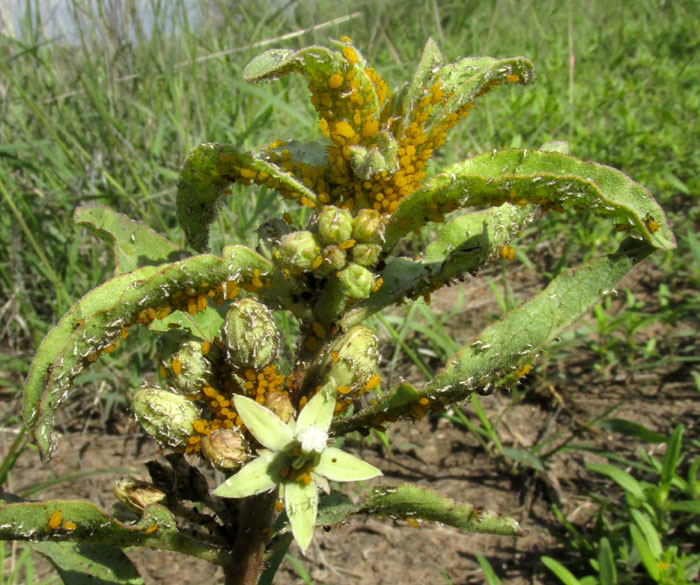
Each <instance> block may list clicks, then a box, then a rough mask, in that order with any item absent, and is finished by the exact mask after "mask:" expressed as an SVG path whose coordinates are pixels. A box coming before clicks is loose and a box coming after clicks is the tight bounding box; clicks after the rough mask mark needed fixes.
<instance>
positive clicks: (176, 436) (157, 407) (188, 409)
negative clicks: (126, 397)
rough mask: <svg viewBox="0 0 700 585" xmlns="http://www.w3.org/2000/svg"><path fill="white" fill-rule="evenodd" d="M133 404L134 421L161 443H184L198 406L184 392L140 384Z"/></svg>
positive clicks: (197, 414) (170, 445)
mask: <svg viewBox="0 0 700 585" xmlns="http://www.w3.org/2000/svg"><path fill="white" fill-rule="evenodd" d="M132 408H133V410H134V415H135V416H136V420H137V422H138V423H139V424H140V425H141V428H143V430H144V431H146V432H147V433H148V434H149V435H151V437H153V438H154V439H155V440H156V441H158V442H159V443H160V444H161V445H166V446H168V447H173V448H176V447H184V446H185V444H186V443H187V439H188V438H189V437H190V436H191V435H192V433H193V425H194V422H195V421H196V420H197V419H198V418H199V412H198V410H197V407H196V406H195V405H194V404H193V403H192V402H191V401H189V400H188V399H187V398H185V397H184V396H181V395H180V394H175V393H174V392H168V391H167V390H161V389H160V388H141V389H140V390H138V391H137V392H136V394H134V397H133V399H132Z"/></svg>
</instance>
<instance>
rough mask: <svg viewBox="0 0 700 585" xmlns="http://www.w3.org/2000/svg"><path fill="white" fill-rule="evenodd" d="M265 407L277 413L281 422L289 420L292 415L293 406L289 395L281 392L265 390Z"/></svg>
mask: <svg viewBox="0 0 700 585" xmlns="http://www.w3.org/2000/svg"><path fill="white" fill-rule="evenodd" d="M264 406H265V408H267V409H268V410H271V411H272V412H274V413H275V414H276V415H277V418H279V419H281V420H282V421H283V422H287V421H289V419H290V418H291V417H292V416H294V406H292V401H291V400H290V399H289V396H287V395H286V394H282V393H281V392H267V393H266V394H265V405H264Z"/></svg>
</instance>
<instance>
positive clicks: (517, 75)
mask: <svg viewBox="0 0 700 585" xmlns="http://www.w3.org/2000/svg"><path fill="white" fill-rule="evenodd" d="M438 75H439V79H440V82H441V84H442V89H443V91H444V93H445V94H446V95H447V96H451V97H449V98H447V99H445V100H443V101H441V102H439V103H438V105H437V107H436V110H434V116H433V119H432V122H431V123H430V126H429V127H428V131H430V129H432V128H436V127H438V126H440V125H443V124H445V123H446V120H447V118H448V116H451V115H454V114H456V113H458V112H460V111H464V109H465V106H467V107H468V106H469V105H470V104H473V103H474V101H475V100H476V99H477V98H478V97H481V96H482V95H485V94H487V93H489V92H490V91H491V90H492V89H494V88H496V87H498V86H500V85H503V84H504V83H505V84H509V83H519V84H521V85H527V84H529V83H531V82H532V81H534V79H535V67H534V65H533V64H532V62H531V61H530V60H528V59H526V58H525V57H513V58H509V59H494V58H493V57H466V58H464V59H460V60H459V61H457V62H456V63H449V64H448V65H445V66H444V67H442V68H441V69H440V70H439V73H438ZM467 111H468V110H467Z"/></svg>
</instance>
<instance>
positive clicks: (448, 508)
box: [361, 484, 523, 536]
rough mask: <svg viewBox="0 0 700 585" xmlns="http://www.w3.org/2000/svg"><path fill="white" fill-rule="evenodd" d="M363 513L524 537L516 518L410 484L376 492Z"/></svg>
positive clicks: (477, 531)
mask: <svg viewBox="0 0 700 585" xmlns="http://www.w3.org/2000/svg"><path fill="white" fill-rule="evenodd" d="M361 510H362V511H364V512H368V513H370V514H377V515H381V516H391V517H397V518H414V519H417V520H418V519H423V520H432V521H435V522H441V523H442V524H446V525H448V526H453V527H455V528H459V529H460V530H464V531H465V532H475V533H481V534H499V535H502V536H522V534H523V533H522V530H521V529H520V526H519V525H518V523H517V522H516V521H515V520H513V519H512V518H507V517H506V516H502V515H500V514H498V513H496V512H491V511H489V510H484V509H483V508H479V507H474V506H472V505H471V504H458V503H456V502H455V501H454V500H452V499H450V498H448V497H445V496H442V495H440V494H438V493H436V492H434V491H432V490H429V489H425V488H419V487H417V486H413V485H409V484H406V485H401V486H398V487H392V486H382V487H379V488H377V489H375V490H374V491H373V492H372V494H370V496H369V497H368V498H367V499H366V500H365V501H364V502H363V503H362V508H361Z"/></svg>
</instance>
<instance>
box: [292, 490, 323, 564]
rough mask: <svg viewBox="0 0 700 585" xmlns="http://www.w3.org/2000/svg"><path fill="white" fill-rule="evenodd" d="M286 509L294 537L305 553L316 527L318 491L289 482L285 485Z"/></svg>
mask: <svg viewBox="0 0 700 585" xmlns="http://www.w3.org/2000/svg"><path fill="white" fill-rule="evenodd" d="M284 507H285V510H286V511H287V518H289V524H290V525H291V527H292V535H293V536H294V540H296V541H297V544H298V545H299V548H301V550H302V552H303V553H306V549H307V548H308V547H309V543H310V542H311V538H312V537H313V535H314V528H315V527H316V512H317V511H318V489H317V488H316V484H315V483H314V482H313V481H312V482H311V483H309V484H305V483H299V482H298V481H288V482H285V484H284Z"/></svg>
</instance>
